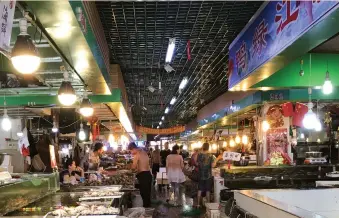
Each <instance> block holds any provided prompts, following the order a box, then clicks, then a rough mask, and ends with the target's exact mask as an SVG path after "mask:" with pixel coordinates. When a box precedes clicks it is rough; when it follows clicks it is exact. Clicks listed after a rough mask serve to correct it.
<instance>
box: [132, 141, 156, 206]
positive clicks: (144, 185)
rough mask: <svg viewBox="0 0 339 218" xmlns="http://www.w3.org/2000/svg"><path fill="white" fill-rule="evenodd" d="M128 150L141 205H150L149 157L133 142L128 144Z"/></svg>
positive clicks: (150, 177) (150, 179) (150, 176)
mask: <svg viewBox="0 0 339 218" xmlns="http://www.w3.org/2000/svg"><path fill="white" fill-rule="evenodd" d="M128 150H130V151H131V153H132V155H133V164H132V167H131V168H132V170H134V171H136V172H137V175H136V177H137V179H138V182H139V189H140V195H141V198H142V201H143V207H145V208H146V207H150V206H151V188H152V174H151V171H150V165H149V157H148V155H147V153H146V152H145V151H143V150H142V149H139V148H138V147H137V146H136V144H135V143H134V142H132V143H130V144H129V145H128Z"/></svg>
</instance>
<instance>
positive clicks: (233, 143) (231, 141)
mask: <svg viewBox="0 0 339 218" xmlns="http://www.w3.org/2000/svg"><path fill="white" fill-rule="evenodd" d="M234 146H235V141H234V139H233V138H231V140H230V147H231V148H233V147H234Z"/></svg>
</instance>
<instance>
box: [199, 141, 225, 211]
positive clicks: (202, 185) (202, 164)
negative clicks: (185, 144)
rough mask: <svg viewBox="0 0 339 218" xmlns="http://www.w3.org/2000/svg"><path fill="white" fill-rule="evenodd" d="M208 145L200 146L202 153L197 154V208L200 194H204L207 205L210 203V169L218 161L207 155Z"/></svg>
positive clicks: (211, 178)
mask: <svg viewBox="0 0 339 218" xmlns="http://www.w3.org/2000/svg"><path fill="white" fill-rule="evenodd" d="M209 147H210V146H209V144H208V143H204V144H203V145H202V152H201V153H199V154H198V158H197V164H198V171H199V184H198V207H200V200H201V194H202V192H206V200H207V203H209V202H210V193H211V190H212V185H213V175H212V167H215V166H216V163H217V162H218V160H219V159H220V157H218V158H217V159H215V157H214V156H213V155H212V154H210V153H208V151H209Z"/></svg>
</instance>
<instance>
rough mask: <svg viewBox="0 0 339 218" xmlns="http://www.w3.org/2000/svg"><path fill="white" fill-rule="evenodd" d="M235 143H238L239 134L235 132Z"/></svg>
mask: <svg viewBox="0 0 339 218" xmlns="http://www.w3.org/2000/svg"><path fill="white" fill-rule="evenodd" d="M235 143H237V144H239V143H240V136H239V135H238V134H237V136H236V137H235Z"/></svg>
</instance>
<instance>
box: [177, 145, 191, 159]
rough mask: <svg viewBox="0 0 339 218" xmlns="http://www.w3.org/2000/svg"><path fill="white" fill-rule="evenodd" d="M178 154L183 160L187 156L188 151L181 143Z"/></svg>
mask: <svg viewBox="0 0 339 218" xmlns="http://www.w3.org/2000/svg"><path fill="white" fill-rule="evenodd" d="M179 154H180V155H181V156H182V159H184V160H185V158H188V156H189V153H188V152H187V151H186V150H184V146H183V145H181V146H180V153H179Z"/></svg>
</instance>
